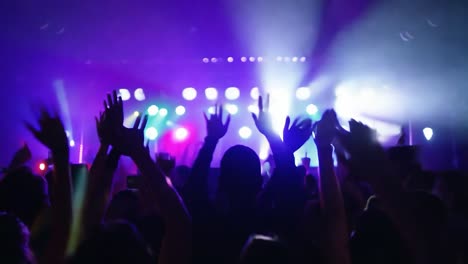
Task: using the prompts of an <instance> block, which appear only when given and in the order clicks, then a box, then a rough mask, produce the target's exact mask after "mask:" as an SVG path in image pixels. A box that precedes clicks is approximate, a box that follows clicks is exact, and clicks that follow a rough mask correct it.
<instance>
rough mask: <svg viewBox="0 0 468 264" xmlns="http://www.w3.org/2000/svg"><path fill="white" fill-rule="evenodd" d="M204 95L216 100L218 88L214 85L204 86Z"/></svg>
mask: <svg viewBox="0 0 468 264" xmlns="http://www.w3.org/2000/svg"><path fill="white" fill-rule="evenodd" d="M205 96H206V99H208V100H216V99H217V98H218V90H216V88H214V87H209V88H206V89H205Z"/></svg>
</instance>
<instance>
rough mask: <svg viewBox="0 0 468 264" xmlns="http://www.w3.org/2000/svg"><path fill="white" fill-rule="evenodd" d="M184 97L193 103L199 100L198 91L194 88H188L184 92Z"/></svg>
mask: <svg viewBox="0 0 468 264" xmlns="http://www.w3.org/2000/svg"><path fill="white" fill-rule="evenodd" d="M182 97H183V98H184V99H185V100H187V101H192V100H195V98H197V90H195V88H193V87H187V88H185V89H184V90H182Z"/></svg>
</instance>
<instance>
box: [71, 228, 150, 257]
mask: <svg viewBox="0 0 468 264" xmlns="http://www.w3.org/2000/svg"><path fill="white" fill-rule="evenodd" d="M152 262H153V261H152V258H151V255H150V254H149V252H148V250H147V248H146V245H145V243H144V241H143V238H142V237H141V235H140V234H139V232H138V231H137V229H136V228H135V227H134V226H133V225H131V224H129V223H127V222H123V221H119V222H114V223H109V224H106V225H103V226H102V227H101V228H100V229H99V230H98V231H97V232H95V233H94V234H92V235H91V236H90V237H89V238H88V239H86V240H85V241H83V242H82V244H81V245H80V246H79V247H78V250H77V251H76V254H75V256H74V257H73V260H72V261H71V263H74V264H75V263H143V264H144V263H152Z"/></svg>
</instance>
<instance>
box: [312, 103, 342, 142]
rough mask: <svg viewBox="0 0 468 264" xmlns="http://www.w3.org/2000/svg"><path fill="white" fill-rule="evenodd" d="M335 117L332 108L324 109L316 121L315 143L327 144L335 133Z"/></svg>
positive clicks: (331, 140) (333, 137)
mask: <svg viewBox="0 0 468 264" xmlns="http://www.w3.org/2000/svg"><path fill="white" fill-rule="evenodd" d="M336 125H337V117H336V113H335V111H334V110H333V109H329V110H327V111H325V113H323V115H322V119H321V120H320V121H319V122H317V123H316V124H315V125H314V127H315V144H316V145H317V146H318V147H320V146H329V145H330V144H331V143H332V142H333V140H334V139H335V137H336V135H337V131H338V130H337V127H336Z"/></svg>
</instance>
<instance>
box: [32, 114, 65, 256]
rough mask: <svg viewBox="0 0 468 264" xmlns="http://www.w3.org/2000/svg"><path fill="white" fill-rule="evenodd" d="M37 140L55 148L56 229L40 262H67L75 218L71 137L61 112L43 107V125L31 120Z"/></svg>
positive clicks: (53, 214)
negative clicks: (37, 124)
mask: <svg viewBox="0 0 468 264" xmlns="http://www.w3.org/2000/svg"><path fill="white" fill-rule="evenodd" d="M27 127H28V129H29V130H30V131H31V132H32V133H33V135H34V136H35V137H36V139H37V140H39V141H40V142H41V143H42V144H43V145H44V146H46V147H47V148H48V149H49V150H50V151H51V152H52V158H53V164H54V172H53V177H54V179H53V181H52V182H53V185H52V188H50V190H51V193H50V200H51V221H52V223H51V224H52V229H51V233H50V238H49V240H48V242H47V246H46V248H45V252H44V255H43V258H41V259H39V263H64V262H65V253H66V248H67V244H68V239H69V236H70V228H71V222H72V198H71V181H70V166H69V147H68V139H67V135H66V133H65V129H64V127H63V123H62V121H61V120H60V118H59V117H58V116H57V115H51V114H49V113H48V112H47V111H46V110H44V109H43V110H41V114H40V118H39V129H36V128H35V127H34V126H32V125H30V124H27Z"/></svg>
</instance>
